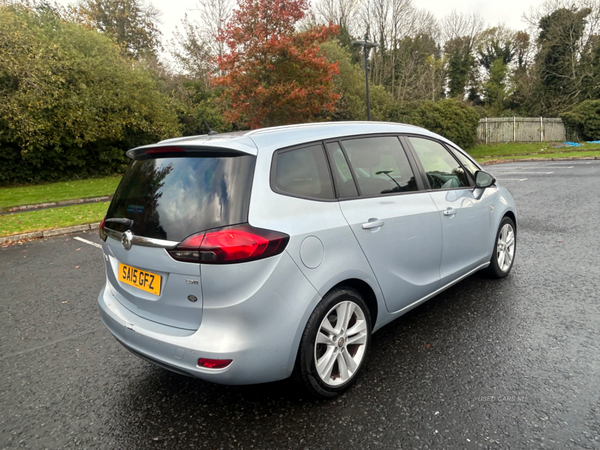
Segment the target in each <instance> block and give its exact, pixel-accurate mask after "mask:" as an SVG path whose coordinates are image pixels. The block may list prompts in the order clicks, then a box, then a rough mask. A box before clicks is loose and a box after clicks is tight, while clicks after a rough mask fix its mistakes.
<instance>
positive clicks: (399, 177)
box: [98, 122, 517, 397]
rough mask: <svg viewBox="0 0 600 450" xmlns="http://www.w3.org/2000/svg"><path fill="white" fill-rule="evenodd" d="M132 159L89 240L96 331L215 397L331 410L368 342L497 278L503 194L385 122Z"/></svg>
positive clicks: (295, 128) (167, 148) (411, 130)
mask: <svg viewBox="0 0 600 450" xmlns="http://www.w3.org/2000/svg"><path fill="white" fill-rule="evenodd" d="M128 155H129V157H131V159H132V160H133V161H132V163H131V165H130V167H129V169H128V171H127V173H126V174H125V175H124V176H123V179H122V181H121V183H120V185H119V187H118V189H117V191H116V193H115V196H114V198H113V200H112V203H111V204H110V207H109V209H108V212H107V215H106V217H105V219H104V220H103V222H102V225H101V227H100V235H101V237H102V239H103V241H104V243H103V250H104V259H105V263H106V284H105V286H104V288H103V289H102V292H101V293H100V295H99V298H98V301H99V304H100V314H101V317H102V321H103V322H104V324H105V325H106V327H107V328H108V329H109V330H110V331H111V332H112V334H113V335H114V336H115V337H116V338H117V340H118V341H119V342H120V343H121V344H123V345H124V346H125V347H126V348H127V349H128V350H130V351H131V352H133V353H134V354H136V355H138V356H139V357H141V358H144V359H146V360H148V361H151V362H153V363H155V364H156V365H158V366H161V367H164V368H166V369H169V370H172V371H175V372H177V373H180V374H185V375H190V376H193V377H198V378H202V379H204V380H208V381H212V382H215V383H222V384H252V383H262V382H269V381H275V380H281V379H284V378H287V377H290V376H292V375H293V376H294V377H295V378H296V380H297V381H298V382H299V383H300V384H301V385H303V386H304V387H305V388H306V389H307V390H308V391H309V392H310V393H312V394H314V395H317V396H320V397H333V396H335V395H338V394H339V393H341V392H343V391H344V390H346V389H347V388H348V387H350V386H351V385H352V383H353V382H354V381H356V379H357V377H358V376H359V374H360V372H361V371H362V370H363V369H364V367H365V363H366V359H367V355H368V353H369V344H370V340H371V334H372V333H374V332H375V331H377V330H378V329H380V328H381V327H383V326H384V325H385V324H387V323H389V322H391V321H392V320H394V319H395V318H397V317H399V316H401V315H402V314H404V313H406V312H407V311H409V310H411V309H412V308H414V307H416V306H417V305H419V304H421V303H423V302H425V301H426V300H428V299H430V298H431V297H433V296H435V295H436V294H438V293H440V292H441V291H443V290H444V289H446V288H448V287H449V286H452V285H453V284H455V283H457V282H459V281H460V280H462V279H464V278H465V277H468V276H469V275H471V274H473V273H475V272H477V271H479V270H482V269H486V270H487V271H488V273H489V274H490V275H491V276H492V277H496V278H501V277H505V276H506V275H508V273H509V272H510V270H511V268H512V265H513V263H514V258H515V249H516V231H517V226H516V225H517V220H516V208H515V203H514V200H513V198H512V196H511V195H510V193H509V192H508V191H507V190H506V189H505V188H503V187H502V186H500V185H499V184H498V182H497V181H496V180H495V179H494V178H493V177H492V176H491V175H490V174H488V173H486V172H484V171H483V170H481V168H480V167H479V166H478V165H477V163H475V162H474V161H473V160H472V159H471V158H470V157H469V156H468V155H467V154H466V153H464V152H463V151H462V150H461V149H459V148H458V147H457V146H456V145H454V144H453V143H452V142H450V141H448V140H447V139H444V138H443V137H441V136H438V135H436V134H434V133H431V132H429V131H427V130H424V129H422V128H417V127H413V126H408V125H400V124H393V123H376V122H353V123H315V124H305V125H292V126H284V127H276V128H267V129H261V130H255V131H244V132H234V133H227V134H217V135H210V136H197V137H187V138H178V139H171V140H167V141H163V142H159V143H158V144H155V145H149V146H145V147H140V148H136V149H133V150H130V151H129V152H128Z"/></svg>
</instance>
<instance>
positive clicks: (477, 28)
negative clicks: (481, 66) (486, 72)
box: [441, 11, 484, 100]
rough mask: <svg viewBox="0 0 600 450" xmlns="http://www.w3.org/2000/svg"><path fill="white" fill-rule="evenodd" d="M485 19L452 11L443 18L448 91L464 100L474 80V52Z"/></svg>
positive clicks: (442, 26)
mask: <svg viewBox="0 0 600 450" xmlns="http://www.w3.org/2000/svg"><path fill="white" fill-rule="evenodd" d="M483 23H484V22H483V19H482V18H481V16H479V15H478V14H461V13H458V12H456V11H452V12H451V13H450V14H449V15H448V16H446V17H444V19H443V20H442V24H441V28H442V35H443V38H444V41H445V44H444V52H445V53H446V55H445V56H446V61H447V64H448V66H447V70H448V90H449V92H448V95H449V96H450V97H454V98H457V99H459V100H462V99H463V98H464V96H465V91H466V88H467V86H468V85H469V81H474V80H473V79H474V78H476V77H475V74H474V70H475V63H476V59H475V56H474V55H473V53H474V50H475V49H476V47H477V38H478V37H479V35H480V34H481V31H482V30H483Z"/></svg>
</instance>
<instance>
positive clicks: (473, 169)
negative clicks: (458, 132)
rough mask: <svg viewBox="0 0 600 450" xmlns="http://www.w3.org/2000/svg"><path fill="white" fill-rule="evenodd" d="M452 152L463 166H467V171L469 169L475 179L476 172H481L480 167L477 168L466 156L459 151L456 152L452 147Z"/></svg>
mask: <svg viewBox="0 0 600 450" xmlns="http://www.w3.org/2000/svg"><path fill="white" fill-rule="evenodd" d="M450 150H451V151H452V153H453V154H454V156H456V157H457V158H458V160H459V161H460V162H461V163H462V165H463V166H465V169H467V170H468V171H469V173H470V174H471V176H472V177H473V178H475V172H477V171H478V170H479V167H477V166H476V165H475V163H474V162H473V161H471V160H470V159H469V158H467V157H466V156H465V155H463V154H462V153H461V152H459V151H458V150H456V149H454V148H452V147H450Z"/></svg>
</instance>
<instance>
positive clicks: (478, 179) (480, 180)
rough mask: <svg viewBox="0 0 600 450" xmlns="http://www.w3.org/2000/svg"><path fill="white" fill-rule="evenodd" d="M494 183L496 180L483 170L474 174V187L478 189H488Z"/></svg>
mask: <svg viewBox="0 0 600 450" xmlns="http://www.w3.org/2000/svg"><path fill="white" fill-rule="evenodd" d="M495 182H496V179H495V178H494V177H493V176H492V175H491V174H489V173H487V172H484V171H483V170H478V171H477V172H475V185H476V186H477V187H478V188H480V189H485V188H489V187H490V186H491V185H492V184H494V183H495Z"/></svg>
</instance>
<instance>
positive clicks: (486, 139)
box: [485, 117, 488, 145]
mask: <svg viewBox="0 0 600 450" xmlns="http://www.w3.org/2000/svg"><path fill="white" fill-rule="evenodd" d="M485 143H486V145H487V143H488V118H487V117H486V118H485Z"/></svg>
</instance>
